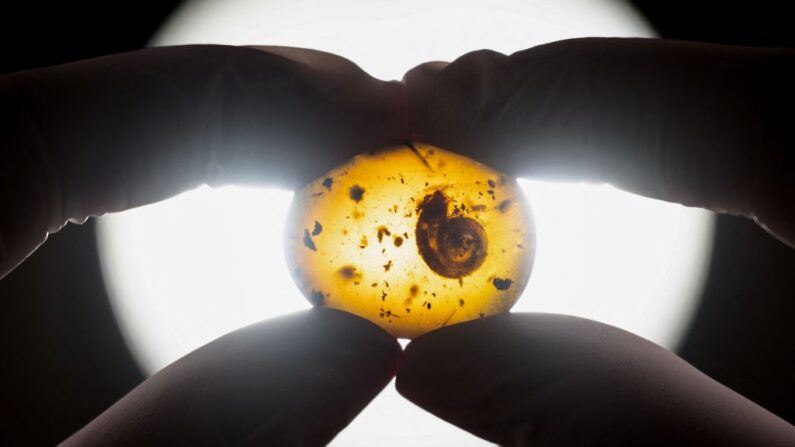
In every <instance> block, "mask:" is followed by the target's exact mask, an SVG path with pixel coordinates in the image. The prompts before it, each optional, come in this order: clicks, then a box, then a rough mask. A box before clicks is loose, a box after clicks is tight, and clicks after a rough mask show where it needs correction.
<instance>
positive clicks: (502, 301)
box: [285, 143, 535, 338]
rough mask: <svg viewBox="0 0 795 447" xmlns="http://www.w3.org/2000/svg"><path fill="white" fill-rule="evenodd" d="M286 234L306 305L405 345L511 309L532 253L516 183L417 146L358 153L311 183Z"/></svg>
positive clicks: (289, 259) (295, 203) (477, 165)
mask: <svg viewBox="0 0 795 447" xmlns="http://www.w3.org/2000/svg"><path fill="white" fill-rule="evenodd" d="M286 236H287V237H286V245H285V248H286V255H287V262H288V264H289V268H290V272H291V273H292V276H293V279H294V280H295V282H296V283H297V284H298V287H299V288H300V289H301V291H302V292H303V293H304V295H305V296H306V297H307V298H308V299H309V301H310V302H311V303H312V304H314V305H316V306H327V307H332V308H336V309H341V310H345V311H348V312H351V313H354V314H357V315H359V316H362V317H364V318H367V319H368V320H371V321H373V322H375V323H376V324H378V325H379V326H381V327H383V328H384V329H385V330H387V331H388V332H390V333H391V334H393V335H395V336H397V337H407V338H413V337H416V336H419V335H421V334H424V333H425V332H428V331H430V330H433V329H436V328H439V327H442V326H446V325H451V324H454V323H459V322H462V321H467V320H471V319H474V318H479V317H484V316H487V315H493V314H496V313H501V312H506V311H508V310H509V309H510V308H511V306H513V304H514V303H515V302H516V300H517V299H518V298H519V295H520V294H521V293H522V290H523V289H524V287H525V285H526V284H527V280H528V278H529V276H530V270H531V268H532V264H533V253H534V250H535V240H534V231H533V224H532V217H531V214H530V208H529V206H528V205H527V202H526V200H525V198H524V195H523V193H522V191H521V189H520V188H519V185H518V184H517V183H516V181H515V180H514V179H512V178H509V177H508V176H506V175H504V174H501V173H499V172H496V171H494V170H492V169H490V168H488V167H486V166H484V165H482V164H480V163H478V162H475V161H473V160H471V159H469V158H466V157H463V156H461V155H457V154H454V153H452V152H448V151H445V150H442V149H439V148H436V147H433V146H428V145H424V144H419V143H408V144H405V145H396V146H392V147H387V148H385V149H383V150H380V151H377V152H370V153H367V154H361V155H358V156H356V157H354V158H353V159H352V160H351V161H349V162H348V163H346V164H345V165H343V166H340V167H338V168H335V169H333V170H332V171H330V172H328V173H327V174H326V175H324V176H321V177H320V178H318V179H317V180H315V181H313V182H312V183H310V184H309V185H307V186H306V187H305V188H304V189H303V190H301V191H299V192H297V193H296V196H295V198H294V199H293V204H292V208H291V211H290V216H289V218H288V222H287V235H286Z"/></svg>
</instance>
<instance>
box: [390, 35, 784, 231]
mask: <svg viewBox="0 0 795 447" xmlns="http://www.w3.org/2000/svg"><path fill="white" fill-rule="evenodd" d="M792 79H795V51H792V50H787V49H765V48H745V47H731V46H720V45H709V44H699V43H692V42H679V41H666V40H659V39H607V38H587V39H573V40H568V41H560V42H555V43H551V44H547V45H542V46H539V47H534V48H530V49H528V50H525V51H521V52H518V53H515V54H512V55H510V56H506V55H502V54H500V53H496V52H493V51H485V50H484V51H479V52H474V53H469V54H467V55H464V56H462V57H461V58H459V59H457V60H455V61H453V62H452V63H450V64H449V65H447V66H446V67H443V68H442V67H439V66H436V67H429V66H420V67H418V69H416V70H413V71H410V72H409V73H407V75H406V77H405V78H404V81H405V82H406V84H407V89H408V95H409V100H410V101H409V104H410V116H411V125H412V129H413V130H414V132H415V138H417V139H419V140H423V141H426V142H428V143H430V144H435V145H438V146H441V147H448V148H451V149H454V150H460V151H463V152H464V153H467V154H469V155H470V156H472V157H474V158H477V159H479V160H481V161H483V162H485V163H488V164H490V165H492V166H494V167H496V168H498V169H500V170H503V171H505V172H509V173H511V174H514V175H517V176H520V175H521V176H533V177H537V178H547V179H563V180H573V181H587V182H607V183H611V184H613V185H615V186H617V187H619V188H622V189H625V190H628V191H631V192H634V193H637V194H641V195H645V196H649V197H653V198H657V199H662V200H667V201H672V202H678V203H681V204H684V205H687V206H698V207H704V208H708V209H711V210H714V211H717V212H728V213H732V214H741V215H744V216H747V217H750V218H754V219H756V220H757V221H759V222H760V223H761V224H762V225H763V226H765V227H766V228H768V229H769V230H770V231H771V232H773V233H774V234H775V235H777V236H778V237H779V238H781V239H783V240H784V241H787V242H789V243H790V244H792V243H795V206H793V204H794V203H795V175H793V174H792V173H793V172H795V130H794V129H793V126H792V125H791V123H790V122H791V111H790V109H791V107H792V104H793V103H794V102H795V83H793V82H792Z"/></svg>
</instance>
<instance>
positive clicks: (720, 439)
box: [397, 313, 795, 446]
mask: <svg viewBox="0 0 795 447" xmlns="http://www.w3.org/2000/svg"><path fill="white" fill-rule="evenodd" d="M397 389H398V391H399V392H400V393H401V394H402V395H403V396H405V397H406V398H408V399H409V400H411V401H412V402H414V403H416V404H417V405H419V406H420V407H422V408H424V409H426V410H428V411H429V412H431V413H433V414H435V415H437V416H439V417H440V418H442V419H445V420H447V421H449V422H451V423H453V424H455V425H457V426H459V427H461V428H463V429H464V430H467V431H469V432H471V433H474V434H475V435H477V436H480V437H481V438H483V439H487V440H489V441H491V442H495V443H498V444H500V445H506V446H603V445H610V446H657V445H660V446H690V445H692V446H705V445H720V446H751V445H758V446H791V445H793V441H795V428H793V427H792V425H790V424H788V423H787V422H785V421H784V420H782V419H780V418H778V417H776V416H775V415H773V414H771V413H769V412H768V411H766V410H764V409H762V408H761V407H759V406H758V405H756V404H754V403H753V402H751V401H749V400H748V399H746V398H744V397H742V396H740V395H739V394H737V393H735V392H734V391H732V390H730V389H728V388H726V387H725V386H723V385H721V384H719V383H718V382H716V381H714V380H712V379H710V378H709V377H707V376H706V375H704V374H703V373H701V372H700V371H698V370H697V369H695V368H694V367H692V366H691V365H690V364H688V363H686V362H685V361H684V360H682V359H680V358H679V357H677V356H676V355H674V354H673V353H671V352H670V351H667V350H665V349H663V348H661V347H659V346H657V345H655V344H653V343H651V342H649V341H647V340H644V339H642V338H640V337H638V336H636V335H633V334H630V333H629V332H626V331H623V330H621V329H617V328H615V327H612V326H608V325H605V324H601V323H597V322H594V321H590V320H586V319H582V318H576V317H569V316H563V315H551V314H523V313H514V314H504V315H499V316H495V317H490V318H483V319H479V320H475V321H470V322H466V323H461V324H456V325H453V326H449V327H445V328H442V329H439V330H437V331H434V332H431V333H428V334H425V335H423V336H421V337H419V338H417V339H415V340H414V341H412V342H411V343H410V344H409V345H408V347H407V348H406V350H405V352H404V354H403V357H402V359H401V364H400V370H399V372H398V376H397Z"/></svg>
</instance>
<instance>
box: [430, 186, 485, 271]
mask: <svg viewBox="0 0 795 447" xmlns="http://www.w3.org/2000/svg"><path fill="white" fill-rule="evenodd" d="M448 205H449V199H448V198H447V197H446V196H445V195H444V192H443V191H441V190H437V191H435V192H434V193H433V194H429V195H427V196H426V197H425V199H424V200H423V201H422V203H421V204H420V205H419V207H418V208H417V213H418V214H419V217H418V220H417V227H416V230H415V235H416V237H417V248H418V249H419V252H420V255H421V256H422V259H423V260H424V261H425V263H426V264H428V267H430V268H431V270H433V271H434V272H436V273H438V274H439V275H441V276H444V277H445V278H461V277H463V276H466V275H468V274H470V273H472V272H474V271H475V270H477V269H478V268H479V267H480V266H481V265H482V264H483V261H484V260H485V259H486V254H487V253H488V240H487V239H486V232H485V230H484V229H483V226H482V225H481V224H480V223H479V222H478V221H477V220H475V219H472V218H470V217H464V216H460V215H459V216H448V208H449V206H448Z"/></svg>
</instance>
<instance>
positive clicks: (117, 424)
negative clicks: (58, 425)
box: [64, 308, 400, 446]
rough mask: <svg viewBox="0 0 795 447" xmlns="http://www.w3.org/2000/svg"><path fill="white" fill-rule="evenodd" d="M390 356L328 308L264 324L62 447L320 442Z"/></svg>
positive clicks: (184, 362)
mask: <svg viewBox="0 0 795 447" xmlns="http://www.w3.org/2000/svg"><path fill="white" fill-rule="evenodd" d="M399 354H400V346H399V345H398V343H397V341H396V340H395V339H394V338H392V337H391V336H389V335H388V334H387V333H385V332H383V331H382V330H381V329H379V328H378V327H376V326H375V325H373V324H372V323H370V322H368V321H366V320H363V319H361V318H358V317H355V316H353V315H351V314H347V313H344V312H340V311H336V310H331V309H319V308H316V309H312V310H310V311H306V312H303V313H299V314H295V315H291V316H288V317H283V318H278V319H275V320H270V321H266V322H263V323H259V324H255V325H253V326H249V327H247V328H244V329H241V330H238V331H236V332H233V333H231V334H229V335H226V336H224V337H221V338H220V339H218V340H216V341H214V342H212V343H210V344H208V345H206V346H204V347H202V348H200V349H198V350H196V351H194V352H192V353H190V354H188V355H187V356H185V357H183V358H182V359H180V360H178V361H177V362H175V363H174V364H172V365H170V366H169V367H167V368H166V369H164V370H163V371H161V372H159V373H157V374H156V375H154V376H152V377H151V378H150V379H148V380H147V381H145V382H144V383H142V384H141V385H139V386H138V387H137V388H135V389H134V390H132V391H131V392H130V393H129V394H127V395H126V396H125V397H123V398H122V399H121V400H120V401H118V402H116V404H114V405H113V406H112V407H110V408H109V409H108V410H106V411H105V412H104V413H102V414H101V415H100V416H98V417H97V418H96V419H94V420H93V421H92V422H91V423H89V424H88V425H87V426H86V427H84V428H83V429H81V430H80V431H78V432H77V433H75V434H74V435H73V436H72V437H70V438H69V439H68V440H67V441H65V443H64V445H79V446H90V445H197V446H198V445H207V446H212V445H218V446H227V445H307V446H310V445H324V444H325V443H327V442H328V441H330V440H331V439H332V438H333V437H334V435H335V434H336V433H337V432H338V431H340V430H342V429H343V428H344V427H345V426H346V425H347V424H348V423H349V422H350V421H351V420H352V419H353V418H354V417H355V416H356V414H358V413H359V412H360V411H361V410H362V409H363V408H364V407H365V406H366V405H367V404H368V403H369V402H370V401H371V400H372V399H373V398H374V397H375V396H376V395H377V394H378V392H380V391H381V389H383V388H384V386H386V384H387V383H389V381H390V379H391V378H392V376H393V374H394V371H395V369H396V365H397V360H398V357H399Z"/></svg>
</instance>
